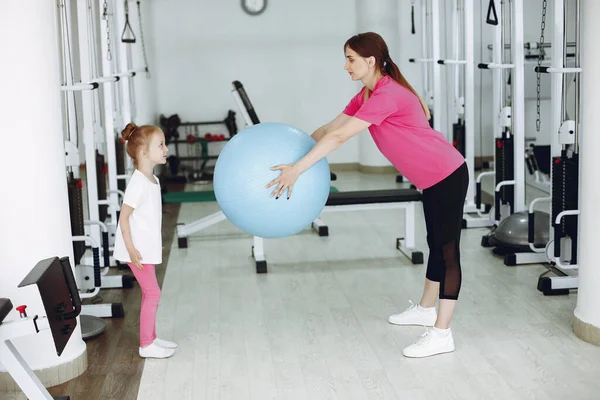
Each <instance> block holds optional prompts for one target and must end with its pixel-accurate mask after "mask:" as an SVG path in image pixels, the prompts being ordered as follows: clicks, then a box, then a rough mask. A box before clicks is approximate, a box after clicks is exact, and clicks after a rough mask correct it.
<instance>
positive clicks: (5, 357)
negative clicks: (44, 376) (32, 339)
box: [0, 315, 54, 400]
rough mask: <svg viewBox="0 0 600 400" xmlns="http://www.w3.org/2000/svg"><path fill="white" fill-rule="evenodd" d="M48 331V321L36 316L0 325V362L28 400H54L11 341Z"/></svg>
mask: <svg viewBox="0 0 600 400" xmlns="http://www.w3.org/2000/svg"><path fill="white" fill-rule="evenodd" d="M48 329H50V324H49V322H48V319H47V318H46V317H38V316H37V315H35V316H33V317H21V319H19V320H14V321H7V322H2V323H0V360H2V361H1V362H2V365H3V366H4V368H6V371H7V372H8V373H9V375H10V376H11V377H12V378H13V379H14V381H15V382H16V383H17V385H18V386H19V388H20V389H21V390H22V391H23V393H24V394H25V396H27V397H28V398H30V399H36V400H37V399H39V400H42V399H43V400H54V397H52V396H51V395H50V393H49V392H48V390H47V389H46V387H45V386H44V385H43V384H42V382H41V381H40V380H39V378H38V377H37V375H36V374H35V373H34V372H33V371H32V370H31V368H30V367H29V365H28V364H27V361H25V359H24V358H23V356H22V355H21V354H20V353H19V350H17V348H16V347H15V345H14V344H13V343H12V340H13V339H16V338H19V337H22V336H29V335H35V334H37V333H38V332H40V331H45V330H48Z"/></svg>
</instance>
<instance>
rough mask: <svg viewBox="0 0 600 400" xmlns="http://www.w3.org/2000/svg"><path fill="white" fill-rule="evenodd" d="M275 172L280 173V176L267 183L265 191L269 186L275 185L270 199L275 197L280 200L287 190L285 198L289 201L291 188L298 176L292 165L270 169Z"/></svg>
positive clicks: (282, 165)
mask: <svg viewBox="0 0 600 400" xmlns="http://www.w3.org/2000/svg"><path fill="white" fill-rule="evenodd" d="M277 170H279V171H281V175H279V176H278V177H277V178H276V179H273V180H272V181H271V182H269V184H268V185H267V189H268V188H270V187H271V186H274V185H277V187H275V190H273V192H272V193H271V197H273V196H276V197H275V198H276V199H278V198H280V197H281V196H282V195H283V193H285V190H286V189H287V192H288V193H287V198H288V199H289V198H290V196H291V195H292V187H293V186H294V183H295V182H296V179H298V176H300V174H299V173H298V170H297V169H296V168H295V167H294V166H293V165H287V164H281V165H276V166H274V167H271V171H277Z"/></svg>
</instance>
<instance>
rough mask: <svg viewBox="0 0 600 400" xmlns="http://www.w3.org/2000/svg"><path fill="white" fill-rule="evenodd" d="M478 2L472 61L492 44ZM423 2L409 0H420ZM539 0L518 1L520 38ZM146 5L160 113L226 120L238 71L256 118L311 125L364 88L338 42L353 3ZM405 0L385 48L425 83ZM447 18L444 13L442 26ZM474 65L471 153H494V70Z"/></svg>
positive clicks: (531, 35)
mask: <svg viewBox="0 0 600 400" xmlns="http://www.w3.org/2000/svg"><path fill="white" fill-rule="evenodd" d="M358 1H359V3H360V1H366V0H358ZM441 2H442V4H444V3H448V6H447V7H446V10H449V4H450V1H446V2H444V1H443V0H441ZM474 3H475V7H476V8H475V13H474V14H475V15H476V16H477V20H476V21H474V31H475V38H474V39H475V40H474V42H475V61H476V62H480V61H489V60H490V57H491V51H489V50H488V49H487V45H488V44H491V43H492V30H491V26H489V25H486V24H485V15H486V12H487V5H488V2H487V1H484V2H479V1H475V2H474ZM552 3H553V2H552V0H550V1H548V13H547V20H548V21H551V18H552ZM419 4H420V1H416V2H415V5H416V7H418V6H419ZM541 4H542V0H526V1H524V7H525V11H524V20H525V26H524V32H525V34H524V36H525V38H524V39H525V41H532V42H537V41H539V37H540V21H541ZM151 6H152V9H151V17H152V20H151V21H152V22H151V25H152V27H153V30H152V31H151V32H150V31H149V36H151V41H152V42H151V43H152V46H151V49H150V50H151V68H152V69H153V81H154V82H155V83H156V96H157V97H156V110H157V113H158V114H164V115H171V114H174V113H177V114H179V116H180V117H181V119H182V120H183V121H203V120H215V119H223V118H224V117H225V115H226V112H227V110H229V109H233V110H234V111H236V112H237V111H238V110H237V109H236V107H235V103H234V102H233V99H232V98H231V95H230V90H231V81H233V80H239V81H241V82H242V84H244V86H245V88H246V90H247V92H248V95H249V96H250V100H251V101H252V102H253V104H254V106H255V109H256V111H257V113H258V116H259V118H260V119H261V121H281V122H286V123H289V124H291V125H295V126H297V127H298V128H300V129H303V130H305V131H307V132H309V133H311V132H312V131H313V130H314V129H316V128H317V127H319V126H320V125H322V124H324V123H326V122H328V121H329V120H330V119H331V118H333V117H335V116H336V115H337V114H338V113H339V112H341V111H342V109H343V107H344V106H345V105H346V104H347V102H348V100H349V99H350V97H351V96H352V95H354V94H355V93H356V92H357V91H358V90H359V89H360V85H359V84H357V83H355V82H351V81H350V80H349V79H348V76H347V75H346V73H345V71H344V70H343V63H344V58H343V49H342V46H343V44H344V42H345V41H346V39H347V38H348V37H350V36H351V35H353V34H355V33H357V32H358V27H357V20H358V18H357V17H358V15H357V10H358V7H357V3H355V2H349V1H343V0H330V1H327V2H319V1H317V0H307V1H286V2H272V1H271V2H269V3H268V8H267V10H266V11H265V13H264V14H262V15H260V16H256V17H251V16H248V15H246V14H245V13H244V12H243V10H242V9H241V6H240V4H239V1H231V2H209V1H206V0H204V1H194V0H177V1H169V2H167V1H155V2H152V3H151ZM410 7H411V3H410V2H409V1H402V2H399V5H398V31H397V34H398V38H397V40H395V42H396V43H398V44H399V46H398V47H399V48H391V49H390V52H391V53H392V56H393V58H394V59H395V61H396V63H397V64H398V66H399V67H400V69H401V70H402V72H403V74H404V75H405V77H406V78H407V79H408V80H409V82H410V83H411V84H412V85H413V86H414V87H415V89H417V90H419V91H421V88H422V82H421V72H420V66H419V65H415V64H411V63H409V62H408V59H409V58H411V57H419V56H420V55H421V39H420V26H419V25H420V20H419V17H418V13H417V15H416V21H417V34H416V35H412V34H411V33H410V28H411V23H410ZM442 11H444V7H442ZM444 25H445V24H444V23H443V21H442V26H441V27H440V32H442V33H444V32H445V29H446V27H445V26H444ZM448 32H450V30H449V26H448ZM444 36H445V33H444ZM545 37H546V41H550V40H551V37H552V26H551V24H547V25H546V33H545ZM572 37H573V35H571V38H572ZM384 39H385V37H384ZM570 40H572V39H570ZM389 41H390V42H391V43H393V42H394V40H393V39H390V40H389ZM442 45H443V46H445V45H446V43H445V41H443V42H442ZM448 45H449V43H448ZM481 48H483V53H482V51H481ZM443 54H444V52H443V51H442V56H443ZM533 67H534V65H531V70H532V69H533ZM480 73H481V71H480V70H478V69H476V70H475V76H474V77H473V79H475V93H476V102H475V104H476V105H481V107H479V106H477V107H476V113H477V116H476V120H475V127H476V143H475V153H476V155H480V154H484V155H491V154H492V152H493V139H492V123H491V121H492V120H491V113H490V108H491V98H490V94H491V91H492V90H491V73H489V71H483V75H481V76H480ZM543 78H546V79H543V81H542V83H543V84H546V85H548V84H549V79H548V77H543ZM443 79H444V77H443ZM480 79H481V83H480ZM526 85H527V89H526V90H527V92H530V93H535V73H533V72H531V73H529V74H528V75H526ZM531 85H533V86H531ZM548 106H549V100H547V99H546V100H543V104H542V113H543V114H542V118H543V115H544V113H546V115H547V112H548ZM535 109H536V107H535V99H534V98H532V99H529V100H527V102H526V113H527V114H526V130H527V136H538V143H549V139H548V133H547V131H546V132H545V133H542V134H538V133H537V132H536V131H535V118H536V116H535ZM480 112H481V118H480ZM238 117H239V118H238V127H239V128H240V129H241V128H242V127H243V126H244V124H243V122H242V119H241V116H240V115H239V113H238ZM444 126H446V125H444ZM480 127H481V128H480ZM544 128H546V125H545V124H544V123H543V122H542V129H544ZM361 135H363V134H361ZM328 158H329V161H330V162H331V163H346V162H358V161H359V142H358V140H352V141H351V142H350V143H348V144H347V145H345V146H344V147H342V148H340V149H339V150H337V151H336V152H334V153H333V154H331V155H330V156H329V157H328Z"/></svg>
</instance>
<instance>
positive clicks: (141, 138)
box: [121, 122, 161, 166]
mask: <svg viewBox="0 0 600 400" xmlns="http://www.w3.org/2000/svg"><path fill="white" fill-rule="evenodd" d="M158 132H161V130H160V128H158V127H156V126H154V125H142V126H137V125H136V124H134V123H133V122H130V123H128V124H127V126H126V127H125V129H123V132H121V137H122V138H123V139H124V140H126V141H127V145H126V149H127V154H129V157H131V159H132V160H133V163H134V164H135V165H136V166H137V164H138V163H137V161H138V160H137V157H138V154H139V153H140V149H141V148H144V149H147V148H148V145H149V144H150V138H151V137H152V135H154V134H155V133H158Z"/></svg>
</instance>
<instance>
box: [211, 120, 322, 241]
mask: <svg viewBox="0 0 600 400" xmlns="http://www.w3.org/2000/svg"><path fill="white" fill-rule="evenodd" d="M315 144H316V141H315V140H314V139H313V138H312V137H311V136H310V135H309V134H307V133H306V132H303V131H302V130H300V129H297V128H295V127H293V126H290V125H286V124H283V123H276V122H264V123H260V124H257V125H252V126H250V127H248V128H246V129H244V130H242V131H241V132H239V133H238V134H236V135H235V136H234V137H233V138H231V140H229V142H228V143H227V144H226V145H225V147H224V148H223V150H221V153H220V155H219V158H218V159H217V162H216V165H215V171H214V177H213V181H214V191H215V197H216V199H217V202H218V203H219V206H220V207H221V210H222V211H223V213H224V214H225V216H226V217H227V219H229V221H231V223H233V224H234V225H235V226H237V227H238V228H240V229H241V230H243V231H244V232H246V233H249V234H251V235H253V236H258V237H262V238H282V237H287V236H291V235H294V234H296V233H298V232H299V231H301V230H303V229H305V228H306V227H308V226H310V224H311V223H312V221H314V220H315V219H316V218H317V217H318V216H319V214H320V213H321V211H322V210H323V207H324V206H325V203H326V202H327V197H328V196H329V190H330V171H329V164H328V163H327V160H326V159H325V158H322V159H321V160H319V161H318V162H317V163H316V164H314V165H313V166H312V167H310V168H309V169H308V170H306V171H305V172H304V173H302V174H301V175H300V176H299V177H298V179H297V180H296V182H295V184H294V186H293V188H292V195H291V197H290V199H289V200H288V199H287V190H286V192H285V194H283V195H282V197H280V198H279V199H276V198H275V197H271V193H272V192H273V190H275V186H271V187H270V188H268V189H267V188H266V185H267V184H268V183H269V182H271V180H273V179H275V178H277V177H278V176H279V175H280V174H281V171H279V170H276V171H272V170H271V167H274V166H276V165H279V164H290V165H291V164H294V163H296V162H297V161H298V160H300V159H301V158H302V157H303V156H304V155H305V154H307V153H308V152H309V151H310V150H311V149H312V148H313V146H314V145H315Z"/></svg>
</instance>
